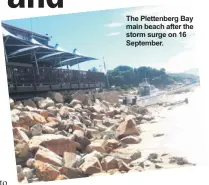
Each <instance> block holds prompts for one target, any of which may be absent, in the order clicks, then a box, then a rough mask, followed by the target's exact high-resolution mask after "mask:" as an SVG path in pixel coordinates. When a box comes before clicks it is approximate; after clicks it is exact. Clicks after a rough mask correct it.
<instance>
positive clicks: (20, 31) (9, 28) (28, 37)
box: [2, 23, 50, 46]
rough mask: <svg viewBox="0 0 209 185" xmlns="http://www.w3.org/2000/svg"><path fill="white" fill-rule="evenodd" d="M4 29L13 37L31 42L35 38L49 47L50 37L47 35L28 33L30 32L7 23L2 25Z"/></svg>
mask: <svg viewBox="0 0 209 185" xmlns="http://www.w3.org/2000/svg"><path fill="white" fill-rule="evenodd" d="M2 27H3V28H5V29H6V30H7V31H9V32H10V33H12V34H13V35H15V36H17V37H20V38H22V39H24V40H27V41H30V40H31V38H32V37H33V38H34V39H36V40H37V41H38V42H40V43H41V44H44V45H46V46H49V41H50V37H49V36H47V35H42V34H38V33H35V32H32V31H28V30H25V29H22V28H18V27H15V26H11V25H8V24H5V23H2Z"/></svg>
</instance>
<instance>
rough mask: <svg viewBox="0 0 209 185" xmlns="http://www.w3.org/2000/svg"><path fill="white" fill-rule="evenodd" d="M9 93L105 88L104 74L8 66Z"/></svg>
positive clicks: (11, 64)
mask: <svg viewBox="0 0 209 185" xmlns="http://www.w3.org/2000/svg"><path fill="white" fill-rule="evenodd" d="M6 69H7V80H8V86H9V92H10V93H15V92H33V91H48V90H59V89H60V90H61V89H63V90H68V89H69V90H70V89H92V88H104V87H105V76H104V73H100V72H90V71H77V70H69V69H53V68H49V67H39V68H38V70H37V68H36V67H34V66H33V65H30V64H27V65H26V64H14V63H9V64H7V65H6Z"/></svg>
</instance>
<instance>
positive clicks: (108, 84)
mask: <svg viewBox="0 0 209 185" xmlns="http://www.w3.org/2000/svg"><path fill="white" fill-rule="evenodd" d="M103 63H104V70H105V76H106V79H107V88H108V89H109V88H110V83H109V79H108V75H107V68H106V64H105V60H104V57H103Z"/></svg>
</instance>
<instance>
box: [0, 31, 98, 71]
mask: <svg viewBox="0 0 209 185" xmlns="http://www.w3.org/2000/svg"><path fill="white" fill-rule="evenodd" d="M2 30H3V37H4V41H5V42H4V44H5V48H6V51H7V56H8V59H9V60H10V61H11V62H26V63H32V62H34V57H33V56H34V53H35V58H36V59H37V62H38V63H39V64H43V65H44V66H46V65H47V66H57V67H60V66H65V65H69V66H73V65H76V64H78V63H81V62H85V61H89V60H97V59H95V58H92V57H86V56H81V55H80V53H78V52H77V49H74V51H73V53H70V52H68V51H66V50H64V49H63V48H62V47H60V46H59V45H58V44H57V45H56V46H55V47H54V48H53V47H48V46H45V45H43V44H41V43H40V42H38V41H37V40H36V39H35V38H32V39H31V40H24V39H22V38H19V37H18V36H15V35H14V34H12V33H10V32H9V31H7V30H6V29H5V28H3V27H2Z"/></svg>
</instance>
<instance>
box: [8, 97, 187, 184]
mask: <svg viewBox="0 0 209 185" xmlns="http://www.w3.org/2000/svg"><path fill="white" fill-rule="evenodd" d="M53 97H54V99H53V100H52V99H51V98H49V97H48V98H41V97H36V98H33V99H29V100H24V101H16V102H14V101H13V100H12V99H10V106H11V116H12V125H13V135H14V146H15V155H16V163H17V173H18V181H19V182H21V183H31V182H37V181H53V180H63V179H72V178H81V177H88V176H92V175H102V174H115V173H125V172H131V171H143V170H147V169H148V167H147V166H154V168H163V165H162V162H160V159H159V160H158V158H159V157H161V156H157V157H156V156H154V159H155V161H153V160H150V159H146V160H145V161H142V160H141V152H140V151H139V150H138V149H133V148H131V149H130V148H129V146H130V145H132V144H138V143H140V142H141V140H142V138H140V134H141V130H140V124H141V122H143V120H148V121H149V120H151V119H152V117H151V116H150V115H149V112H148V111H147V109H146V108H142V107H136V106H135V107H131V108H130V107H126V106H124V105H119V104H118V103H117V104H113V103H109V102H107V101H100V100H98V99H96V102H95V103H93V104H91V105H89V104H88V101H85V104H84V103H83V102H82V101H80V100H77V99H73V100H72V101H71V102H70V103H64V102H63V99H62V97H60V95H55V94H53ZM173 161H174V160H173ZM173 161H172V164H173V163H175V161H174V162H173ZM184 163H186V162H185V161H183V162H182V163H181V165H182V164H184ZM168 164H171V163H169V162H168Z"/></svg>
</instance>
